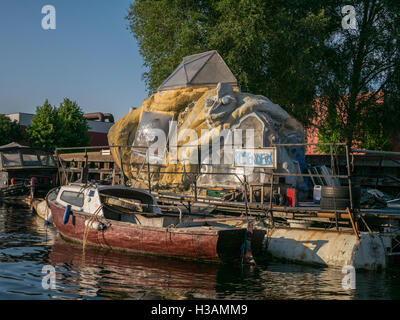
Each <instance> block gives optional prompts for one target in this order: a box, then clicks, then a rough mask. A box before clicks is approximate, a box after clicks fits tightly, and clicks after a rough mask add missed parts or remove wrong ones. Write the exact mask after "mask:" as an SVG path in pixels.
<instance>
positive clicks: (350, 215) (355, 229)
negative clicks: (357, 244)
mask: <svg viewBox="0 0 400 320" xmlns="http://www.w3.org/2000/svg"><path fill="white" fill-rule="evenodd" d="M346 211H347V213H348V215H349V217H350V221H351V225H352V226H353V231H354V233H355V235H356V237H357V240H358V241H360V237H359V235H358V230H357V228H356V225H355V224H354V220H353V214H352V212H350V210H349V208H347V209H346Z"/></svg>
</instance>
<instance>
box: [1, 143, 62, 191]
mask: <svg viewBox="0 0 400 320" xmlns="http://www.w3.org/2000/svg"><path fill="white" fill-rule="evenodd" d="M57 171H58V168H57V165H56V162H55V161H54V158H53V155H52V154H51V153H50V152H49V151H47V150H45V149H40V148H31V147H27V146H23V145H20V144H18V143H15V142H13V143H10V144H7V145H4V146H0V191H3V192H5V191H6V190H7V189H12V188H13V187H15V186H25V187H27V186H31V185H34V188H35V194H36V193H40V194H46V193H47V192H48V191H49V190H50V189H51V188H52V187H54V186H55V182H56V175H57ZM21 190H22V189H21Z"/></svg>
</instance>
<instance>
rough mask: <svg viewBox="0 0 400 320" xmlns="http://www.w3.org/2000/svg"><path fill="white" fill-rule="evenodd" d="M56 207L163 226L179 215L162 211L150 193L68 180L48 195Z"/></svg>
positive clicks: (172, 222) (176, 220) (134, 222)
mask: <svg viewBox="0 0 400 320" xmlns="http://www.w3.org/2000/svg"><path fill="white" fill-rule="evenodd" d="M49 200H50V201H52V202H54V203H55V204H56V205H57V206H58V207H62V208H66V207H67V205H70V206H71V210H72V211H74V212H78V213H84V214H90V215H97V216H99V217H102V218H105V219H109V220H114V221H120V222H130V223H133V224H140V225H148V226H154V227H166V226H169V225H171V224H178V223H179V220H180V219H179V215H169V214H164V213H163V212H162V211H161V209H160V207H159V205H158V203H157V200H156V199H155V197H154V196H153V195H151V194H150V193H148V192H146V191H144V190H141V189H135V188H130V187H125V186H108V185H94V184H91V185H85V184H81V183H71V184H69V185H65V186H62V187H60V189H59V191H58V192H55V193H51V194H49Z"/></svg>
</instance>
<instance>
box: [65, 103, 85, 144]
mask: <svg viewBox="0 0 400 320" xmlns="http://www.w3.org/2000/svg"><path fill="white" fill-rule="evenodd" d="M57 111H58V119H59V140H58V144H59V146H60V147H61V146H62V147H73V146H75V147H79V146H86V145H87V144H88V143H89V135H88V129H89V126H88V124H87V121H86V119H85V118H84V117H83V111H82V109H81V108H80V107H79V106H78V105H77V103H76V102H74V101H71V100H69V99H67V98H65V99H64V101H63V103H61V104H60V107H59V108H58V110H57Z"/></svg>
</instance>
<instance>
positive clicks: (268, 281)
mask: <svg viewBox="0 0 400 320" xmlns="http://www.w3.org/2000/svg"><path fill="white" fill-rule="evenodd" d="M46 265H48V266H52V267H54V269H55V272H56V279H55V280H56V281H55V288H54V289H45V288H44V287H43V286H42V284H43V282H44V284H48V282H46V281H43V277H44V276H46V274H45V273H42V271H43V267H44V266H46ZM341 271H342V270H341V269H340V268H338V269H336V268H322V267H314V266H305V265H298V264H293V263H283V262H277V261H269V262H265V263H262V264H261V263H260V264H258V265H257V266H256V267H252V268H250V267H241V266H235V265H215V264H207V263H197V262H189V261H181V260H176V259H167V258H160V257H154V256H145V255H137V254H128V253H121V252H113V251H110V250H106V249H95V248H90V247H86V249H85V252H83V250H82V246H80V245H77V244H72V243H69V242H66V241H64V240H63V239H61V238H60V237H59V235H58V234H57V231H56V229H55V228H54V227H52V226H49V227H46V226H44V222H43V220H42V219H41V218H39V217H38V216H36V215H34V214H32V213H31V212H30V211H26V210H22V209H17V208H12V207H8V208H7V207H1V208H0V299H2V300H4V299H7V300H8V299H9V300H11V299H252V300H260V299H307V300H309V299H323V300H325V299H326V300H331V299H344V300H349V299H399V298H400V270H399V271H396V270H390V271H382V272H360V271H358V272H357V274H356V289H354V290H352V289H351V290H346V289H343V288H342V279H343V277H344V274H342V272H341Z"/></svg>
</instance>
